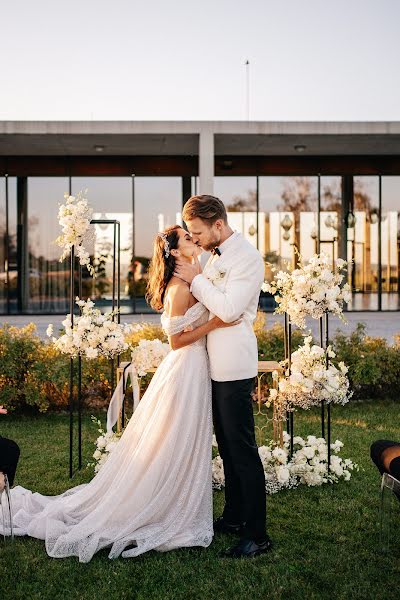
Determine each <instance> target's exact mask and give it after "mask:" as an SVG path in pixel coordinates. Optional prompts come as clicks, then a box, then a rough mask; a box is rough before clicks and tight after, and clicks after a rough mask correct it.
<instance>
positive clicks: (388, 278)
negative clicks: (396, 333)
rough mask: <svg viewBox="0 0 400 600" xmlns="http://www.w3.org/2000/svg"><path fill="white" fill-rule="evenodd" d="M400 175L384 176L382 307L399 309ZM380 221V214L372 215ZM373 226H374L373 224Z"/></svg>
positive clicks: (384, 308)
mask: <svg viewBox="0 0 400 600" xmlns="http://www.w3.org/2000/svg"><path fill="white" fill-rule="evenodd" d="M399 206H400V177H382V220H381V228H382V229H381V231H382V233H381V236H382V251H381V254H382V270H381V273H382V309H383V310H399V308H400V306H399V277H400V271H399V252H400V213H399ZM372 217H373V219H374V221H376V222H378V220H379V215H378V214H376V215H371V218H372ZM371 227H372V226H371Z"/></svg>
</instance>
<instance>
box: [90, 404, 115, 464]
mask: <svg viewBox="0 0 400 600" xmlns="http://www.w3.org/2000/svg"><path fill="white" fill-rule="evenodd" d="M91 419H92V421H93V423H94V424H95V425H97V426H98V429H97V431H98V432H99V433H100V436H99V437H98V438H97V440H96V441H95V446H96V450H95V451H94V453H93V458H94V462H92V463H88V465H87V466H88V467H94V472H95V473H98V472H99V471H100V469H101V467H102V466H103V465H104V464H105V463H106V462H107V460H108V458H109V457H110V454H111V452H112V451H113V450H114V448H115V446H116V445H117V443H118V442H119V440H120V438H121V436H122V432H120V433H116V432H114V431H109V432H106V431H104V429H103V428H102V426H101V421H100V420H99V419H97V418H96V417H95V416H93V415H92V416H91Z"/></svg>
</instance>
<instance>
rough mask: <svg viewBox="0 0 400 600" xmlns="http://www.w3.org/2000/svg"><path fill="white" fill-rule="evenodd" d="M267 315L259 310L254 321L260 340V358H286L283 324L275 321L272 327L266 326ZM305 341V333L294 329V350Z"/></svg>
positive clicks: (278, 359)
mask: <svg viewBox="0 0 400 600" xmlns="http://www.w3.org/2000/svg"><path fill="white" fill-rule="evenodd" d="M266 321H267V318H266V315H265V313H262V312H259V313H258V314H257V319H256V321H255V323H254V332H255V334H256V336H257V342H258V358H259V360H277V361H281V360H284V358H285V349H284V342H283V325H281V324H280V323H274V324H273V325H272V327H269V328H266ZM302 343H303V334H302V333H301V331H300V330H299V329H293V331H292V352H294V351H295V350H297V348H298V347H299V346H300V345H301V344H302Z"/></svg>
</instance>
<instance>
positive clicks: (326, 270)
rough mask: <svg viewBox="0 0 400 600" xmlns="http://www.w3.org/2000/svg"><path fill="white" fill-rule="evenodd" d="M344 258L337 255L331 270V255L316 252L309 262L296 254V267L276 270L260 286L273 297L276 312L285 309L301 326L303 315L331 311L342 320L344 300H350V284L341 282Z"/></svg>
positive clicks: (293, 320)
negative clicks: (270, 279) (304, 261)
mask: <svg viewBox="0 0 400 600" xmlns="http://www.w3.org/2000/svg"><path fill="white" fill-rule="evenodd" d="M346 267H347V262H346V261H344V260H342V259H341V258H338V259H337V260H336V264H335V267H334V269H333V270H332V259H331V258H330V257H329V256H328V255H327V254H324V253H321V254H315V255H314V256H313V257H312V258H310V260H309V261H308V263H306V264H305V263H303V260H302V258H301V256H300V255H299V267H298V268H297V269H294V270H293V271H292V272H291V273H287V272H284V271H279V272H278V273H276V274H275V277H274V280H273V281H272V282H271V283H267V282H264V284H263V285H262V290H263V291H264V292H269V293H271V294H272V295H273V296H274V297H275V301H276V303H277V305H278V306H277V308H276V309H275V313H276V314H283V313H287V314H288V315H289V316H290V320H291V321H292V323H294V324H295V325H297V326H298V327H300V328H301V329H304V327H305V318H306V317H307V316H309V317H312V318H313V319H319V318H320V317H322V316H323V315H324V314H325V313H327V312H330V313H333V314H335V315H337V316H338V317H339V318H341V319H342V320H343V321H344V316H343V303H344V302H351V293H350V286H349V284H348V283H345V284H344V285H342V283H343V279H344V277H345V276H344V272H345V271H346Z"/></svg>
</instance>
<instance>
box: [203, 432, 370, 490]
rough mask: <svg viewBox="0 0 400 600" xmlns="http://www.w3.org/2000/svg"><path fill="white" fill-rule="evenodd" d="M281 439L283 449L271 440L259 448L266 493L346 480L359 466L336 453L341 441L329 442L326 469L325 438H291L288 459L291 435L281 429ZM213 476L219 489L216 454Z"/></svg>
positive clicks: (221, 479) (219, 462)
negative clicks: (290, 449) (291, 454)
mask: <svg viewBox="0 0 400 600" xmlns="http://www.w3.org/2000/svg"><path fill="white" fill-rule="evenodd" d="M283 439H284V445H283V448H280V447H279V446H276V445H274V444H273V443H270V444H269V445H266V446H260V447H259V449H258V453H259V455H260V458H261V462H262V464H263V468H264V475H265V489H266V492H267V494H275V493H276V492H279V491H280V490H283V489H290V488H294V487H297V486H298V485H307V486H320V485H322V484H324V483H337V482H338V481H340V480H341V479H343V480H344V481H349V480H350V478H351V474H352V472H353V471H354V470H356V471H358V470H359V467H358V465H357V464H356V463H353V461H352V460H350V459H349V458H346V459H343V458H342V457H340V456H338V455H339V453H340V451H341V449H342V447H343V443H342V442H341V441H340V440H336V441H335V442H334V443H333V444H331V464H330V469H329V471H328V447H327V443H326V441H325V439H324V438H317V437H315V436H313V435H309V436H308V437H307V438H306V439H303V438H302V437H299V436H296V437H294V439H293V443H294V445H293V456H292V458H291V459H289V448H290V435H289V434H288V433H286V432H284V434H283ZM214 445H216V444H215V443H214ZM212 477H213V488H214V489H218V490H220V489H222V487H223V486H224V484H225V478H224V468H223V462H222V459H221V457H220V456H219V455H218V456H216V457H215V458H214V459H213V462H212Z"/></svg>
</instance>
